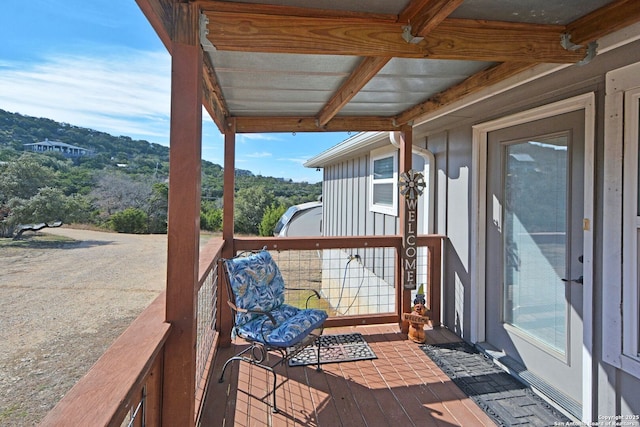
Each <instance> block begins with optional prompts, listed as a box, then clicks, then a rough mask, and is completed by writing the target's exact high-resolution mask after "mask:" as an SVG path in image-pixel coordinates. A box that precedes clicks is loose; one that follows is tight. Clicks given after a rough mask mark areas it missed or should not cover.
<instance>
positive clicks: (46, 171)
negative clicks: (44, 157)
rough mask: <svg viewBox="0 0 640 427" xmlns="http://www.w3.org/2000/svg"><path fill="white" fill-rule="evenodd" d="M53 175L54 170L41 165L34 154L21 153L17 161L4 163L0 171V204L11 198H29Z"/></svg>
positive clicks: (49, 181)
mask: <svg viewBox="0 0 640 427" xmlns="http://www.w3.org/2000/svg"><path fill="white" fill-rule="evenodd" d="M54 177H55V173H54V171H53V170H52V169H51V168H48V167H46V166H43V165H42V164H41V163H40V162H39V161H38V159H37V158H36V157H35V155H32V154H23V155H22V156H20V158H19V159H18V160H17V161H15V162H10V163H8V164H7V165H5V166H4V170H2V171H1V173H0V204H1V203H6V202H8V201H9V200H10V199H13V198H19V199H29V198H31V197H32V196H34V195H35V194H36V193H37V192H38V190H39V189H40V188H42V187H44V186H46V185H48V184H50V183H51V182H52V181H53V179H54Z"/></svg>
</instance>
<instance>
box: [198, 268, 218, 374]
mask: <svg viewBox="0 0 640 427" xmlns="http://www.w3.org/2000/svg"><path fill="white" fill-rule="evenodd" d="M217 309H218V262H217V259H216V260H214V262H213V265H212V268H211V269H210V270H209V272H208V274H207V275H206V277H205V278H204V280H202V286H201V287H200V290H199V291H198V311H197V322H198V323H197V333H196V337H197V344H196V384H198V382H199V381H200V379H201V378H203V376H204V373H205V370H206V367H207V359H208V358H209V355H210V353H211V350H212V348H213V342H214V339H215V335H216V318H217Z"/></svg>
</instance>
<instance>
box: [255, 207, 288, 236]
mask: <svg viewBox="0 0 640 427" xmlns="http://www.w3.org/2000/svg"><path fill="white" fill-rule="evenodd" d="M286 210H287V208H286V207H285V206H284V205H280V204H275V203H273V204H272V205H271V206H269V207H267V209H265V211H264V215H263V216H262V221H260V225H258V231H259V232H260V235H261V236H273V229H274V228H275V227H276V223H277V222H278V220H279V219H280V217H281V216H282V214H283V213H284V212H285V211H286Z"/></svg>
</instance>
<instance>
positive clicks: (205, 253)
mask: <svg viewBox="0 0 640 427" xmlns="http://www.w3.org/2000/svg"><path fill="white" fill-rule="evenodd" d="M223 247H224V240H222V237H212V238H211V240H209V241H208V242H207V243H206V244H205V245H204V246H203V247H202V248H200V257H199V264H200V267H199V268H200V269H199V271H198V277H199V280H198V289H200V288H201V287H202V284H203V283H204V280H205V279H206V278H207V275H208V274H209V272H210V271H211V270H212V269H213V268H214V267H215V261H216V259H217V258H218V255H220V253H221V252H222V248H223ZM198 289H196V291H197V290H198Z"/></svg>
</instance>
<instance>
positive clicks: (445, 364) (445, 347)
mask: <svg viewBox="0 0 640 427" xmlns="http://www.w3.org/2000/svg"><path fill="white" fill-rule="evenodd" d="M420 348H421V349H422V350H423V351H424V352H425V353H426V354H427V356H429V358H431V360H433V361H434V362H435V364H436V365H438V367H439V368H440V369H442V371H443V372H444V373H445V374H447V376H448V377H449V378H451V380H452V381H453V382H454V383H455V384H456V385H457V386H458V387H459V388H460V389H461V390H462V391H463V392H464V393H465V394H466V395H467V396H469V397H470V398H471V399H473V401H474V402H476V403H477V404H478V406H480V408H482V410H483V411H484V412H485V413H486V414H487V415H489V416H490V417H491V418H492V419H493V420H494V421H495V422H496V423H497V424H498V425H500V426H515V425H535V426H553V425H558V423H559V422H565V423H568V422H570V420H569V419H568V418H567V417H566V416H564V415H563V414H562V413H560V412H559V411H558V410H556V409H555V408H553V407H552V406H551V405H549V404H548V403H547V402H545V401H544V400H543V399H542V398H541V397H540V396H538V395H537V394H535V393H534V392H533V391H532V390H531V389H530V388H529V387H527V386H525V385H524V384H523V383H521V382H520V381H518V380H517V379H515V378H514V377H512V376H511V375H509V374H508V373H507V372H505V371H504V370H502V369H501V368H500V367H499V366H497V365H496V364H495V363H493V361H492V360H490V359H489V358H488V357H487V356H485V355H484V354H483V353H481V352H480V351H478V350H477V349H475V348H474V347H472V346H471V345H469V344H467V343H465V342H457V343H448V344H436V345H429V344H425V345H422V346H420Z"/></svg>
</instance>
